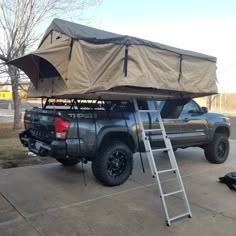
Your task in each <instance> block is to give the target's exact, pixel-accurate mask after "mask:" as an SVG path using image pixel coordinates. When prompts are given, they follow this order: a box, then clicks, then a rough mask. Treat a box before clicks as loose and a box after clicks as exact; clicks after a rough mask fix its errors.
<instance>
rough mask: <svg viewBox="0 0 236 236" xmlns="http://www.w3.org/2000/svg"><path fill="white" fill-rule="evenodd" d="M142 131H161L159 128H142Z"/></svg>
mask: <svg viewBox="0 0 236 236" xmlns="http://www.w3.org/2000/svg"><path fill="white" fill-rule="evenodd" d="M143 131H144V132H157V131H161V129H144V130H143Z"/></svg>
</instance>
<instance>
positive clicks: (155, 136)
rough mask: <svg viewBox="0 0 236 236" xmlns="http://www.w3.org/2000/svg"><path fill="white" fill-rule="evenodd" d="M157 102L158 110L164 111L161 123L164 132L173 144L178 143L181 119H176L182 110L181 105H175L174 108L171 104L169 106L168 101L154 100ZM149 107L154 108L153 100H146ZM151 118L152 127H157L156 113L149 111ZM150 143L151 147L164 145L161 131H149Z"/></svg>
mask: <svg viewBox="0 0 236 236" xmlns="http://www.w3.org/2000/svg"><path fill="white" fill-rule="evenodd" d="M156 102H157V104H158V110H160V111H162V110H163V111H165V112H164V113H165V114H164V116H163V119H162V120H163V123H164V126H165V130H166V133H167V135H168V137H169V138H170V140H171V143H172V145H173V146H176V145H178V143H179V140H180V139H181V137H180V132H181V124H182V122H183V121H182V120H179V119H176V117H178V116H179V113H180V112H181V111H182V108H183V105H181V107H180V106H179V105H176V106H175V107H174V108H173V106H169V104H168V102H169V101H156ZM148 105H149V109H150V110H154V109H155V106H154V103H153V101H149V102H148ZM150 114H151V118H152V129H159V128H160V125H159V122H158V117H157V113H150ZM150 136H151V137H150V140H151V144H152V146H153V147H164V142H163V136H162V134H161V132H155V133H151V135H150Z"/></svg>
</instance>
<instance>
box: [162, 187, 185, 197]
mask: <svg viewBox="0 0 236 236" xmlns="http://www.w3.org/2000/svg"><path fill="white" fill-rule="evenodd" d="M182 192H183V189H181V190H178V191H175V192H170V193H165V194H163V197H168V196H171V195H175V194H177V193H182Z"/></svg>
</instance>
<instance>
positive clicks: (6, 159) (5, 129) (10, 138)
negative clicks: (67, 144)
mask: <svg viewBox="0 0 236 236" xmlns="http://www.w3.org/2000/svg"><path fill="white" fill-rule="evenodd" d="M18 134H19V131H15V130H13V129H12V123H10V122H0V167H2V168H11V167H18V166H25V165H34V164H42V163H48V162H52V161H53V160H52V159H51V158H48V157H38V156H36V157H30V156H29V155H28V152H29V151H28V149H27V148H25V147H23V146H22V144H21V143H20V140H19V137H18Z"/></svg>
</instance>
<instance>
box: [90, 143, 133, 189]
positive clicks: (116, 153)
mask: <svg viewBox="0 0 236 236" xmlns="http://www.w3.org/2000/svg"><path fill="white" fill-rule="evenodd" d="M132 169H133V154H132V152H131V150H130V148H129V147H128V146H127V145H126V144H124V143H123V142H121V141H111V142H107V143H105V144H104V145H103V146H102V147H101V148H100V150H99V152H98V155H97V156H96V158H95V159H94V160H93V161H92V171H93V174H94V176H95V177H96V178H97V179H98V180H99V181H100V182H101V183H103V184H104V185H106V186H117V185H120V184H122V183H124V182H125V181H126V180H127V179H128V178H129V176H130V175H131V173H132Z"/></svg>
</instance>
